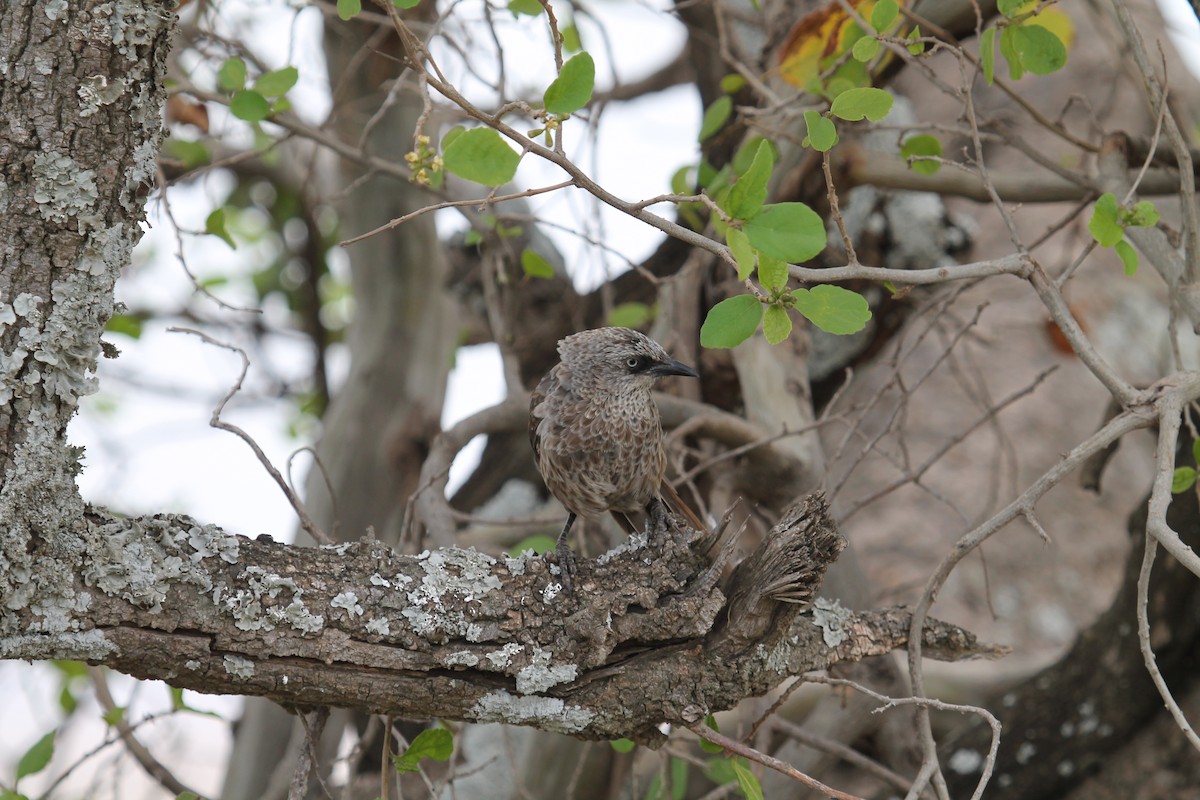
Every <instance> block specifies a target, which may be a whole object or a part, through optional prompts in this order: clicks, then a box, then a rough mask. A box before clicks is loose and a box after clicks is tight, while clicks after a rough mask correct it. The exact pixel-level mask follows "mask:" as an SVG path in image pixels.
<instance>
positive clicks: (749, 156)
mask: <svg viewBox="0 0 1200 800" xmlns="http://www.w3.org/2000/svg"><path fill="white" fill-rule="evenodd" d="M764 142H765V143H766V145H767V147H769V148H771V163H772V164H774V163H775V162H777V161H778V160H779V148H778V147H777V146H776V145H775V143H774V142H772V141H771V140H770V139H768V138H766V137H765V136H751V137H750V138H749V139H747V140H746V141H744V142H742V145H741V146H740V147H738V149H737V152H736V153H734V154H733V160H732V161H731V162H730V165H732V167H733V174H735V175H745V174H746V170H748V169H750V165H751V164H753V163H754V159H755V157H756V156H758V149H759V147H761V146H762V144H763V143H764Z"/></svg>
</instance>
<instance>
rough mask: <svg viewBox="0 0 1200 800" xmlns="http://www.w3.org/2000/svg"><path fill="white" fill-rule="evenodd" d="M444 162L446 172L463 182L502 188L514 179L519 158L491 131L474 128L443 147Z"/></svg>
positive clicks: (518, 155)
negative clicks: (463, 180)
mask: <svg viewBox="0 0 1200 800" xmlns="http://www.w3.org/2000/svg"><path fill="white" fill-rule="evenodd" d="M447 138H449V137H447ZM444 142H445V140H443V149H442V160H443V162H444V163H445V165H446V169H448V170H449V171H450V172H453V173H454V174H455V175H457V176H458V177H460V178H464V179H466V180H468V181H474V182H475V183H482V184H483V185H484V186H501V185H503V184H505V183H508V182H509V181H511V180H512V179H513V175H515V174H516V172H517V165H518V164H519V163H520V162H521V156H520V154H518V153H516V152H514V151H513V149H512V148H511V147H509V146H508V145H507V144H505V143H504V140H503V139H501V138H500V134H498V133H496V131H494V130H492V129H491V128H472V129H470V130H468V131H463V132H462V133H461V134H458V135H457V136H454V138H453V139H450V141H449V143H448V144H446V143H444Z"/></svg>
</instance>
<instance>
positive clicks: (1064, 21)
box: [1028, 8, 1075, 50]
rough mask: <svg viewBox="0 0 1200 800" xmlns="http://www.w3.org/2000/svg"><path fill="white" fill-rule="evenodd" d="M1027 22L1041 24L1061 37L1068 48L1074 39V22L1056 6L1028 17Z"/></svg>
mask: <svg viewBox="0 0 1200 800" xmlns="http://www.w3.org/2000/svg"><path fill="white" fill-rule="evenodd" d="M1028 24H1030V25H1041V26H1042V27H1043V28H1045V29H1046V30H1048V31H1050V32H1051V33H1053V34H1054V35H1055V36H1057V37H1058V38H1059V39H1061V40H1062V43H1063V45H1064V46H1066V48H1067V49H1068V50H1070V49H1071V43H1072V42H1073V41H1074V40H1075V23H1074V22H1072V21H1071V18H1070V17H1069V16H1067V14H1066V12H1064V11H1061V10H1059V9H1057V8H1047V9H1046V10H1045V11H1043V12H1042V13H1040V14H1038V15H1037V16H1034V17H1030V18H1029V23H1028Z"/></svg>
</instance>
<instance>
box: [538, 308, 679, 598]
mask: <svg viewBox="0 0 1200 800" xmlns="http://www.w3.org/2000/svg"><path fill="white" fill-rule="evenodd" d="M558 354H559V357H560V359H561V360H560V362H559V363H558V364H557V365H555V366H554V367H553V368H552V369H551V370H550V371H549V372H548V373H546V377H544V378H542V380H541V383H539V384H538V386H537V389H535V390H534V391H533V395H532V396H531V397H530V400H529V440H530V442H531V443H532V444H533V453H534V458H535V460H536V461H537V467H538V471H539V472H541V473H542V478H544V479H545V481H546V486H547V487H549V489H550V491H551V493H552V494H553V495H554V496H555V497H557V498H558V499H559V501H560V502H561V503H562V504H563V506H564V507H565V508H566V509H567V522H566V524H565V525H564V526H563V529H562V533H561V534H559V537H558V544H557V547H556V551H557V553H558V561H559V565H560V566H561V567H562V570H563V583H564V584H565V585H566V586H567V587H568V588H570V580H571V577H570V574H571V571H572V570H573V565H574V562H573V558H572V556H571V550H570V547H569V546H568V545H567V534H568V532H569V531H570V530H571V525H572V524H573V523H574V522H575V518H576V517H577V516H581V517H597V516H600V515H602V514H604V513H605V512H606V511H607V512H611V513H612V515H613V516H614V517H615V518H616V519H617V521H618V522H622V524H623V526H624V527H625V528H626V530H627V531H631V530H632V525H631V524H630V523H629V520H628V517H626V516H625V515H626V514H628V513H631V512H636V511H642V510H643V509H645V510H647V511H648V512H650V513H651V514H654V513H657V512H658V511H659V510H660V509H661V500H660V497H659V495H660V492H661V491H662V486H663V476H664V474H665V472H666V466H667V455H666V451H665V450H664V449H663V432H662V424H661V423H660V422H659V418H658V407H657V406H656V405H655V404H654V398H653V397H651V394H650V391H651V388H652V387H653V386H654V383H655V382H656V381H657V380H658V379H659V378H662V377H665V376H667V375H687V376H690V377H693V378H696V377H699V375H697V373H696V371H695V370H694V369H692V368H691V367H689V366H687V365H686V364H681V363H680V362H678V361H676V360H675V359H673V358H671V357H670V356H669V355H667V352H666V351H665V350H663V348H662V347H661V346H660V345H659V344H658V343H656V342H654V341H653V340H651V339H649V338H647V337H646V336H644V335H643V334H641V333H638V332H637V331H635V330H630V329H629V328H597V329H595V330H590V331H583V332H581V333H576V334H573V335H571V336H568V337H566V338H565V339H563V340H562V341H560V342H559V343H558Z"/></svg>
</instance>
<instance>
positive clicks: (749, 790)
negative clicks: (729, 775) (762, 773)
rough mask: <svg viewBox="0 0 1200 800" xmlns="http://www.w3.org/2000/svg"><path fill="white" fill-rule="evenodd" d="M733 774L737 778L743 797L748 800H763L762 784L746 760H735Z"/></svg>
mask: <svg viewBox="0 0 1200 800" xmlns="http://www.w3.org/2000/svg"><path fill="white" fill-rule="evenodd" d="M733 774H734V775H736V776H737V782H738V788H739V789H741V791H742V796H743V797H745V798H746V800H763V792H762V784H760V783H759V782H758V778H756V777H755V776H754V773H753V772H751V771H750V768H749V767H747V766H746V761H745V759H742V758H735V759H734V760H733Z"/></svg>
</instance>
